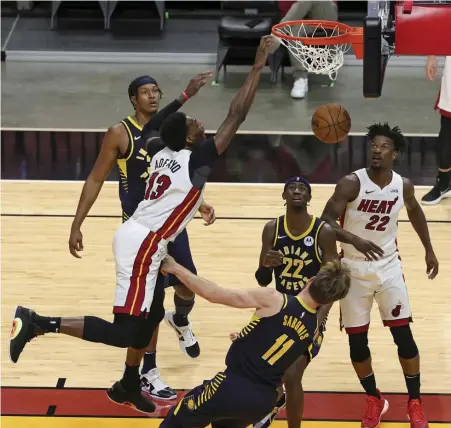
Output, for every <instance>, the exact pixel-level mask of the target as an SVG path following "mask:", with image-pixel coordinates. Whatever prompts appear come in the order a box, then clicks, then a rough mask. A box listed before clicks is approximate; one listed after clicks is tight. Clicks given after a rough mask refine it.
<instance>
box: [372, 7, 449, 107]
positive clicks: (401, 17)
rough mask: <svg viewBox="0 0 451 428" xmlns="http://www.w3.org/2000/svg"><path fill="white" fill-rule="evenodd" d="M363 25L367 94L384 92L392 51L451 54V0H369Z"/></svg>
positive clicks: (378, 95) (373, 96) (377, 95)
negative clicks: (383, 87) (386, 71)
mask: <svg viewBox="0 0 451 428" xmlns="http://www.w3.org/2000/svg"><path fill="white" fill-rule="evenodd" d="M363 27H364V58H363V96H364V97H365V98H378V97H380V96H381V94H382V86H383V83H384V77H385V69H386V67H387V63H388V60H389V58H390V57H391V56H392V55H412V56H424V57H426V56H427V55H437V56H449V55H451V0H435V1H421V0H415V1H413V0H404V1H386V0H374V1H373V0H370V1H368V14H367V17H366V18H365V20H364V26H363Z"/></svg>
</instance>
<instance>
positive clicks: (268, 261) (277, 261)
mask: <svg viewBox="0 0 451 428" xmlns="http://www.w3.org/2000/svg"><path fill="white" fill-rule="evenodd" d="M282 261H283V254H282V253H281V252H280V251H275V250H269V251H268V252H267V253H266V256H265V260H263V266H264V267H271V268H272V267H277V266H280V265H281V264H282Z"/></svg>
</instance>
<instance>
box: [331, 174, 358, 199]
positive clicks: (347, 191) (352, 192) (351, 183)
mask: <svg viewBox="0 0 451 428" xmlns="http://www.w3.org/2000/svg"><path fill="white" fill-rule="evenodd" d="M359 192H360V180H359V177H357V175H356V174H348V175H345V176H344V177H343V178H341V179H340V181H339V182H338V183H337V185H336V186H335V195H338V196H339V197H341V198H343V199H346V201H347V202H351V201H353V200H354V199H356V198H357V196H358V195H359Z"/></svg>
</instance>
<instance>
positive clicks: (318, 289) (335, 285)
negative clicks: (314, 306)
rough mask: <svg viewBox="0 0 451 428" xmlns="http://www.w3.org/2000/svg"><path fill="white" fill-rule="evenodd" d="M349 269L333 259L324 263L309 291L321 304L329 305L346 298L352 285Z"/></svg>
mask: <svg viewBox="0 0 451 428" xmlns="http://www.w3.org/2000/svg"><path fill="white" fill-rule="evenodd" d="M349 275H350V271H349V269H348V268H347V267H346V266H344V265H343V264H341V263H340V261H339V260H333V261H330V262H327V263H326V264H324V265H323V266H322V267H321V269H320V271H319V272H318V275H316V276H315V278H314V279H313V281H312V282H311V284H310V286H309V288H308V292H309V294H310V296H312V299H313V300H315V302H317V303H319V304H320V305H327V304H329V303H333V302H336V301H337V300H341V299H343V298H345V297H346V296H347V294H348V292H349V287H350V286H351V277H350V276H349Z"/></svg>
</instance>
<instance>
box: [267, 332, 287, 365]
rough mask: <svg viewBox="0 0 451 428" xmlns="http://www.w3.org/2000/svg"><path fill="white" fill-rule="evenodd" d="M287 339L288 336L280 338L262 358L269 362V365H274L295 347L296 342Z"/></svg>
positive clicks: (284, 335) (283, 335)
mask: <svg viewBox="0 0 451 428" xmlns="http://www.w3.org/2000/svg"><path fill="white" fill-rule="evenodd" d="M287 339H288V336H287V335H286V334H282V336H279V338H278V339H277V340H276V341H275V342H274V345H272V346H271V348H269V349H268V350H267V351H266V353H265V354H264V355H263V356H262V358H263V359H264V360H265V361H268V363H269V364H271V365H274V363H276V362H277V361H278V360H279V359H280V358H281V357H282V356H283V355H284V354H285V353H286V352H287V351H288V350H289V349H290V348H291V347H292V346H293V343H294V340H293V339H290V340H287Z"/></svg>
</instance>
